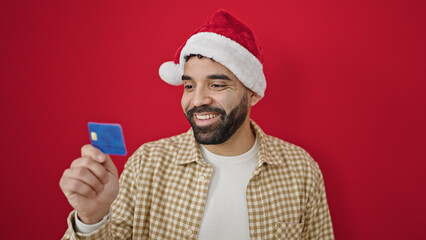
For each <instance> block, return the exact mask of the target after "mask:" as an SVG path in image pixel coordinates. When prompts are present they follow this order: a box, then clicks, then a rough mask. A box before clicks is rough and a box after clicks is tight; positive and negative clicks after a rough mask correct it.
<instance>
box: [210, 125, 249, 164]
mask: <svg viewBox="0 0 426 240" xmlns="http://www.w3.org/2000/svg"><path fill="white" fill-rule="evenodd" d="M255 140H256V136H255V135H254V133H253V131H252V130H251V126H250V119H249V118H248V117H247V118H246V120H245V121H244V123H243V124H242V125H241V127H240V128H239V129H238V130H237V131H236V132H235V133H234V135H232V136H231V137H230V138H229V139H228V140H226V142H224V143H221V144H216V145H203V146H204V147H205V148H206V149H207V150H209V151H210V152H212V153H214V154H217V155H221V156H237V155H241V154H243V153H245V152H247V151H248V150H250V149H251V148H252V147H253V145H254V142H255Z"/></svg>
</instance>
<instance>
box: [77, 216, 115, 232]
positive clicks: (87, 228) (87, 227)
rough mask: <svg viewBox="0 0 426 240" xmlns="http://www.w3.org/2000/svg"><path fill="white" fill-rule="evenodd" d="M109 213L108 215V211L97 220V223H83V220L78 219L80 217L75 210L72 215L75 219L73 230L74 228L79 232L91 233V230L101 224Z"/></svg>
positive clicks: (94, 229)
mask: <svg viewBox="0 0 426 240" xmlns="http://www.w3.org/2000/svg"><path fill="white" fill-rule="evenodd" d="M109 215H110V213H108V214H107V215H106V216H105V217H103V218H102V219H101V221H99V222H98V223H95V224H85V223H84V222H82V221H80V219H78V216H77V211H76V212H75V215H74V219H75V230H76V232H79V233H91V232H94V231H96V230H97V229H98V228H99V227H100V226H102V224H104V223H105V222H106V221H107V219H108V217H109Z"/></svg>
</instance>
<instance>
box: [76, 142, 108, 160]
mask: <svg viewBox="0 0 426 240" xmlns="http://www.w3.org/2000/svg"><path fill="white" fill-rule="evenodd" d="M81 156H82V157H90V158H92V159H93V160H95V161H98V162H100V163H103V162H105V160H106V159H107V157H106V154H105V153H103V152H102V151H101V150H99V149H98V148H96V147H94V146H93V145H91V144H86V145H84V146H83V147H82V148H81Z"/></svg>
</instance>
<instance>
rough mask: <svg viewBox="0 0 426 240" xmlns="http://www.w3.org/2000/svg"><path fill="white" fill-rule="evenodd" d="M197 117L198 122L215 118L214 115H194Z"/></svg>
mask: <svg viewBox="0 0 426 240" xmlns="http://www.w3.org/2000/svg"><path fill="white" fill-rule="evenodd" d="M195 116H196V117H197V119H200V120H206V119H212V118H214V117H216V115H215V114H210V115H195Z"/></svg>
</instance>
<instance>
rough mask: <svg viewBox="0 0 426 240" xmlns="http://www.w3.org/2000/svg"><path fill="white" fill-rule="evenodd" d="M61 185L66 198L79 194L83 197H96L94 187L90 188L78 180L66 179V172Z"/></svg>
mask: <svg viewBox="0 0 426 240" xmlns="http://www.w3.org/2000/svg"><path fill="white" fill-rule="evenodd" d="M59 185H60V187H61V189H62V191H63V192H64V194H65V196H66V197H69V196H71V195H72V194H78V195H81V196H83V197H87V198H91V197H94V196H95V195H96V191H95V190H93V188H92V187H90V186H89V185H87V184H86V183H85V182H83V181H80V180H78V179H75V178H70V177H66V176H65V172H64V176H63V177H62V178H61V181H60V182H59Z"/></svg>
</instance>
